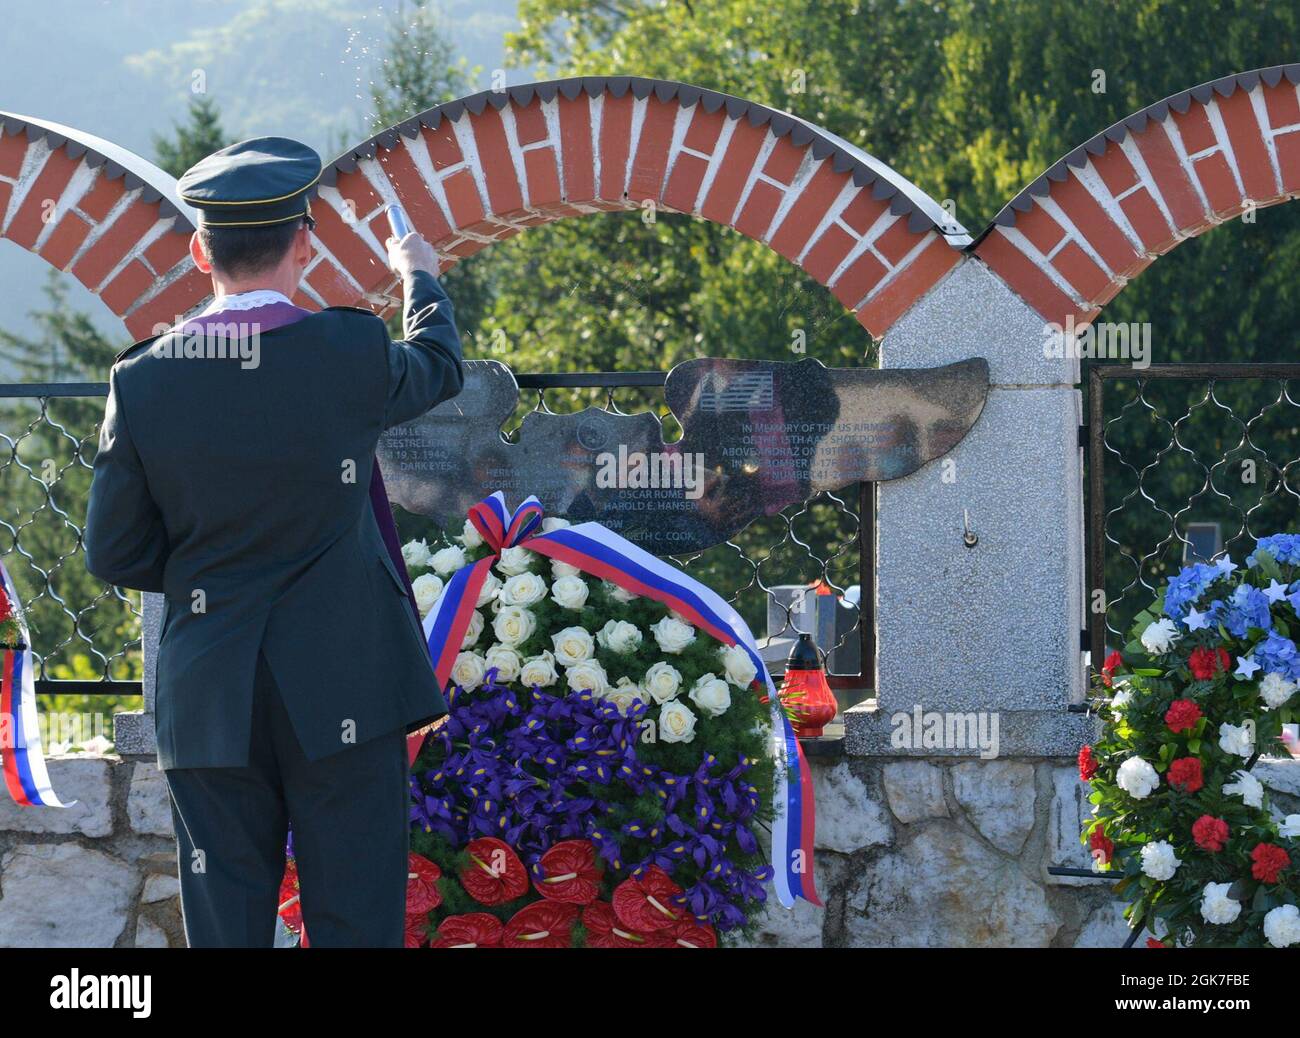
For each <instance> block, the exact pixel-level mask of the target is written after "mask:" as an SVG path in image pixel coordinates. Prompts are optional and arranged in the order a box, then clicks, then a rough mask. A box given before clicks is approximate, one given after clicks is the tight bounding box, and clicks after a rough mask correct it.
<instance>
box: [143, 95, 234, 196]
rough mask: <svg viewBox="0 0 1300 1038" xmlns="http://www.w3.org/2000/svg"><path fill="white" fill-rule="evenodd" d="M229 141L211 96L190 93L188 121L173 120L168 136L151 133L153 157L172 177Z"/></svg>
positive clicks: (230, 141) (230, 142) (177, 175)
mask: <svg viewBox="0 0 1300 1038" xmlns="http://www.w3.org/2000/svg"><path fill="white" fill-rule="evenodd" d="M233 143H234V142H233V141H232V140H231V139H230V138H228V137H227V136H226V133H225V131H224V130H223V129H222V128H221V113H220V112H219V111H218V110H217V103H216V101H215V100H213V99H212V98H211V97H191V98H190V108H189V122H188V123H187V124H186V125H184V126H181V125H180V124H177V123H173V124H172V132H171V136H170V137H164V136H162V135H160V134H155V135H154V138H153V148H154V155H155V161H156V162H157V164H158V165H159V166H160V167H161V168H162V169H165V170H166V171H167V172H168V173H170V174H171V175H172V176H174V177H180V175H181V174H182V173H184V172H185V171H186V170H187V169H189V168H190V167H191V166H193V165H194V164H195V163H196V162H198V161H199V160H200V159H205V158H207V157H208V156H209V155H211V154H212V153H213V152H214V151H220V150H221V149H222V148H224V147H225V146H226V145H228V144H233Z"/></svg>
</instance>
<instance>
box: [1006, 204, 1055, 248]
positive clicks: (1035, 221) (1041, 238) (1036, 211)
mask: <svg viewBox="0 0 1300 1038" xmlns="http://www.w3.org/2000/svg"><path fill="white" fill-rule="evenodd" d="M1016 230H1018V231H1019V232H1020V233H1021V234H1023V235H1024V236H1025V237H1026V238H1028V239H1029V241H1030V243H1031V244H1032V245H1033V246H1034V248H1036V249H1037V250H1038V251H1039V252H1041V253H1042V254H1043V255H1044V256H1046V255H1048V254H1049V253H1050V252H1051V251H1052V250H1053V249H1054V248H1056V247H1057V246H1058V245H1060V244H1061V239H1062V238H1064V237H1065V230H1064V228H1062V227H1061V225H1060V224H1059V223H1057V222H1056V221H1055V220H1053V219H1052V218H1051V217H1050V216H1049V215H1048V214H1047V210H1046V209H1044V208H1043V207H1042V206H1041V205H1033V206H1031V207H1030V208H1029V209H1028V210H1027V211H1026V212H1023V213H1017V214H1016Z"/></svg>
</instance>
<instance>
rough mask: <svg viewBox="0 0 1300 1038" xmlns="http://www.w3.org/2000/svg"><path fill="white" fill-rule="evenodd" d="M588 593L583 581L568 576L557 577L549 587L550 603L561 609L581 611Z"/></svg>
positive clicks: (579, 578)
mask: <svg viewBox="0 0 1300 1038" xmlns="http://www.w3.org/2000/svg"><path fill="white" fill-rule="evenodd" d="M590 593H591V589H590V588H588V587H587V582H586V581H585V580H583V579H582V578H581V577H579V576H574V575H570V574H566V575H564V576H562V577H561V576H557V577H556V578H555V583H554V584H552V585H551V601H552V602H554V603H555V604H556V605H557V606H559V607H560V608H561V609H575V610H576V609H581V608H582V607H583V606H585V605H586V604H587V596H588V595H589V594H590Z"/></svg>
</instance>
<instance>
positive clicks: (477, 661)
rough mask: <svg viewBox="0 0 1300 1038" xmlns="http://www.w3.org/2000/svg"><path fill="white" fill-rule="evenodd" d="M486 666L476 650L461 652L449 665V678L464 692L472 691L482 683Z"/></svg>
mask: <svg viewBox="0 0 1300 1038" xmlns="http://www.w3.org/2000/svg"><path fill="white" fill-rule="evenodd" d="M486 673H487V666H486V664H484V662H483V657H482V656H480V655H479V654H478V653H476V652H462V653H461V654H460V655H459V656H457V657H456V662H455V663H453V664H452V665H451V680H452V681H453V682H454V683H455V684H457V685H459V686H460V687H461V688H463V689H464V690H465V691H466V692H473V691H474V689H476V688H478V687H479V685H481V684H483V676H484V675H485V674H486Z"/></svg>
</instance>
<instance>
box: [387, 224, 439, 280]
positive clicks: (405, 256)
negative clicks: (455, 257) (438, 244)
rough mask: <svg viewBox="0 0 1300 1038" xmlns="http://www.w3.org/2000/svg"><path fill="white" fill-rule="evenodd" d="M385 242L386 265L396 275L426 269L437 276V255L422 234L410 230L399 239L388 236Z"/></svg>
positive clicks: (402, 275)
mask: <svg viewBox="0 0 1300 1038" xmlns="http://www.w3.org/2000/svg"><path fill="white" fill-rule="evenodd" d="M385 244H386V245H387V246H388V265H389V267H391V268H392V271H393V273H394V274H396V275H397V276H398V277H402V278H405V277H406V275H408V274H410V273H413V272H414V271H417V270H427V271H428V272H429V273H430V274H433V275H434V276H435V277H436V276H437V274H438V255H437V253H435V252H434V251H433V246H432V245H430V244H429V243H428V241H426V240H425V238H424V235H422V234H420V233H419V232H417V231H412V232H411V233H410V234H408V235H406V236H405V237H404V238H402V239H401V240H400V241H398V239H396V238H389V239H388V241H387V242H386V243H385Z"/></svg>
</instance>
